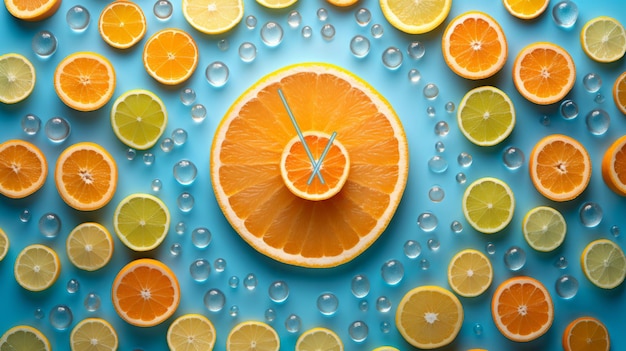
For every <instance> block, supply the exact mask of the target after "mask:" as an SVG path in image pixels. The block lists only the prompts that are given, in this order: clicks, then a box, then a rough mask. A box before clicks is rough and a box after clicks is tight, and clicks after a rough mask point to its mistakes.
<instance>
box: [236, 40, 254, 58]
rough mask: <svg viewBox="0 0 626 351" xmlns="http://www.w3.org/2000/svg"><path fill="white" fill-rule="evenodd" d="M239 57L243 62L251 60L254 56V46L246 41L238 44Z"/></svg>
mask: <svg viewBox="0 0 626 351" xmlns="http://www.w3.org/2000/svg"><path fill="white" fill-rule="evenodd" d="M239 58H240V59H241V61H243V62H252V61H253V60H254V59H255V58H256V46H255V45H254V44H252V43H251V42H248V41H247V42H244V43H242V44H241V45H239Z"/></svg>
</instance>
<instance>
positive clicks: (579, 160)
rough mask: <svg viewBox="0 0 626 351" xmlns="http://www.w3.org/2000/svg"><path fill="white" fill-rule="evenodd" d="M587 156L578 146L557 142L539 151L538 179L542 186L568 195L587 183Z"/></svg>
mask: <svg viewBox="0 0 626 351" xmlns="http://www.w3.org/2000/svg"><path fill="white" fill-rule="evenodd" d="M585 158H586V157H585V155H584V154H583V153H582V152H581V150H579V149H578V148H577V147H576V146H574V145H572V144H570V143H568V142H565V141H559V140H555V141H553V142H551V143H549V144H547V145H545V146H544V147H543V149H542V150H539V154H538V155H537V178H538V181H539V182H540V183H541V186H542V187H544V188H547V189H550V191H551V192H553V193H556V194H566V193H569V192H571V191H573V190H575V189H577V188H580V187H581V185H583V184H584V183H585V176H584V175H585V173H586V164H585Z"/></svg>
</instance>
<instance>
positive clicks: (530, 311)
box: [495, 283, 551, 335]
mask: <svg viewBox="0 0 626 351" xmlns="http://www.w3.org/2000/svg"><path fill="white" fill-rule="evenodd" d="M548 299H549V297H547V296H546V295H545V294H544V292H543V291H542V290H540V289H539V288H538V287H536V286H535V285H534V284H528V283H519V284H513V285H511V286H510V287H508V288H507V289H506V290H504V291H503V292H502V294H501V295H500V298H499V300H498V304H497V305H496V306H495V308H496V314H497V315H498V316H500V319H501V321H502V324H503V325H504V327H505V328H506V329H507V330H508V331H509V332H511V333H513V334H517V335H530V334H533V333H535V332H538V331H539V330H541V329H542V328H544V327H545V325H547V324H550V323H551V321H550V309H551V307H550V303H549V302H548Z"/></svg>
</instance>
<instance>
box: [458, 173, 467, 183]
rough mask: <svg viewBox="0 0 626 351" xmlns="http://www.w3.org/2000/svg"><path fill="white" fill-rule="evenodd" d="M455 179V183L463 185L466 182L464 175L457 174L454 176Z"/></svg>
mask: <svg viewBox="0 0 626 351" xmlns="http://www.w3.org/2000/svg"><path fill="white" fill-rule="evenodd" d="M455 179H456V182H457V183H459V184H465V182H466V181H467V176H466V175H465V173H463V172H459V173H457V174H456V176H455Z"/></svg>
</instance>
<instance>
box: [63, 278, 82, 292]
mask: <svg viewBox="0 0 626 351" xmlns="http://www.w3.org/2000/svg"><path fill="white" fill-rule="evenodd" d="M66 289H67V292H68V293H70V294H75V293H76V292H78V290H79V289H80V283H79V282H78V280H76V279H74V278H72V279H70V280H69V281H68V282H67V286H66Z"/></svg>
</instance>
